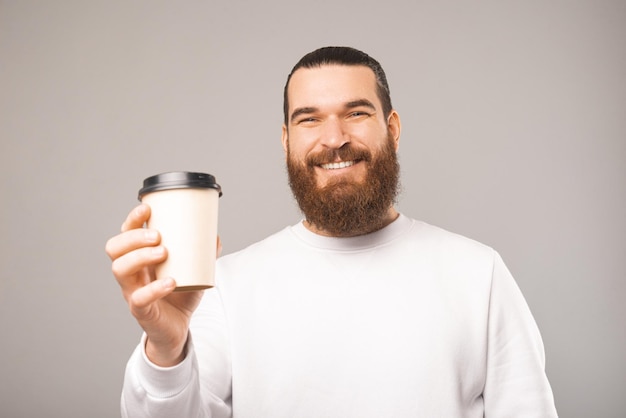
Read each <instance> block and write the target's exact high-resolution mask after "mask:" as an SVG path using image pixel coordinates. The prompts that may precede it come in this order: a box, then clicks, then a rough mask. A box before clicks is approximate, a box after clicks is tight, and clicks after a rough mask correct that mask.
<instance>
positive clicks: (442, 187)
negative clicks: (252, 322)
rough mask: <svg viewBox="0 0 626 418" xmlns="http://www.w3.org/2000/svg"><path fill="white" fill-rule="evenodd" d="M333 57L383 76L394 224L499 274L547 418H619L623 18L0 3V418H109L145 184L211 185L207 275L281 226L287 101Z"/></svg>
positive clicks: (538, 9)
mask: <svg viewBox="0 0 626 418" xmlns="http://www.w3.org/2000/svg"><path fill="white" fill-rule="evenodd" d="M330 44H339V45H352V46H355V47H357V48H360V49H363V50H365V51H367V52H369V53H370V54H372V55H373V56H374V57H376V58H377V59H378V60H379V61H380V62H381V63H382V64H383V66H384V67H385V69H386V71H387V73H388V78H389V81H390V84H391V89H392V97H393V100H394V105H395V107H396V108H397V110H398V111H399V113H400V115H401V117H402V118H403V134H402V141H401V147H400V158H401V163H402V172H403V185H404V192H403V195H402V199H401V202H400V204H399V207H400V209H401V210H402V211H403V212H405V213H406V214H408V215H410V216H413V217H416V218H420V219H423V220H425V221H427V222H430V223H433V224H436V225H439V226H442V227H444V228H447V229H450V230H453V231H455V232H459V233H461V234H464V235H467V236H470V237H472V238H474V239H477V240H479V241H482V242H485V243H486V244H489V245H491V246H493V247H495V248H496V249H497V250H498V251H499V252H500V253H501V254H502V256H503V258H504V259H505V261H506V262H507V264H508V266H509V268H510V269H511V270H512V272H513V274H514V275H515V277H516V279H517V281H518V283H519V285H520V287H521V288H522V290H523V292H524V294H525V296H526V298H527V300H528V303H529V304H530V306H531V309H532V310H533V312H534V315H535V317H536V320H537V322H538V324H539V326H540V328H541V331H542V334H543V337H544V343H545V346H546V354H547V372H548V375H549V377H550V380H551V382H552V385H553V390H554V394H555V398H556V402H557V407H558V409H559V412H560V415H561V416H563V417H585V418H587V417H623V416H624V415H623V414H624V411H625V410H626V400H625V399H626V396H624V388H625V387H626V362H625V359H624V356H625V355H624V353H625V352H626V332H625V326H624V322H625V321H624V318H626V312H625V311H626V308H625V304H624V303H623V299H624V295H625V282H624V279H625V277H626V263H625V258H626V257H625V255H626V254H625V249H626V246H625V238H624V237H625V234H626V222H625V220H624V214H625V213H626V196H625V195H626V187H625V185H626V181H625V180H626V164H625V163H626V83H625V76H626V2H624V1H535V0H533V1H515V2H513V1H508V2H507V1H492V2H465V1H456V2H438V1H408V0H407V1H394V0H390V1H389V0H388V1H371V0H365V1H359V2H354V1H344V0H317V1H315V2H298V1H287V0H269V1H265V2H256V1H237V2H235V1H208V0H207V1H185V2H173V1H172V2H159V1H145V2H144V1H119V0H116V1H104V0H97V1H68V0H59V1H39V2H37V1H17V0H16V1H8V0H0V139H1V153H0V155H1V156H0V196H1V205H0V211H1V212H0V214H1V224H0V226H1V230H0V232H1V235H0V236H1V247H0V267H1V270H0V273H1V281H0V416H2V417H8V418H14V417H35V416H46V417H90V418H97V417H114V416H118V413H119V412H118V404H119V392H120V387H121V381H122V375H123V368H124V366H125V362H126V360H127V358H128V356H129V355H130V353H131V351H132V349H133V348H134V346H135V344H136V343H137V341H138V338H139V328H138V327H137V325H136V324H135V323H134V320H133V319H132V317H131V316H130V314H129V313H128V309H127V306H126V304H125V302H124V300H123V298H122V297H121V294H120V292H119V289H118V287H117V284H116V282H115V280H114V279H113V277H112V274H111V273H110V263H109V260H108V258H107V257H106V255H105V253H104V244H105V241H106V240H107V239H108V238H109V237H110V236H112V235H114V234H116V233H117V231H118V230H119V226H120V225H121V222H122V220H123V219H124V217H125V216H126V214H127V212H128V211H129V210H130V209H131V208H132V207H133V206H134V205H135V204H136V192H137V190H138V188H139V187H140V184H141V181H142V180H143V178H144V177H146V176H149V175H152V174H155V173H157V172H162V171H169V170H180V169H182V170H201V171H208V172H210V173H213V174H215V175H216V176H217V178H218V181H219V182H220V183H221V185H222V186H223V189H224V192H225V193H224V196H223V198H222V199H221V201H220V205H221V207H220V234H221V236H222V239H223V242H224V251H225V253H229V252H232V251H235V250H238V249H240V248H242V247H244V246H246V245H247V244H250V243H252V242H254V241H256V240H258V239H260V238H263V237H264V236H266V235H267V234H269V233H271V232H274V231H276V230H278V229H280V228H282V227H283V226H285V225H286V224H288V223H294V222H297V221H298V220H299V218H300V215H299V213H298V211H297V208H296V207H295V205H294V203H293V201H292V199H291V196H290V192H289V190H288V187H287V185H286V180H285V178H286V176H285V170H284V166H283V153H282V149H281V146H280V126H281V122H282V113H281V106H282V96H281V95H282V87H283V84H284V81H285V78H286V76H287V73H288V71H289V69H290V68H291V67H292V65H293V64H294V63H295V62H296V61H297V60H298V59H299V58H300V57H301V56H302V55H303V54H305V53H306V52H309V51H310V50H312V49H315V48H317V47H319V46H323V45H330ZM381 285H384V283H382V284H381Z"/></svg>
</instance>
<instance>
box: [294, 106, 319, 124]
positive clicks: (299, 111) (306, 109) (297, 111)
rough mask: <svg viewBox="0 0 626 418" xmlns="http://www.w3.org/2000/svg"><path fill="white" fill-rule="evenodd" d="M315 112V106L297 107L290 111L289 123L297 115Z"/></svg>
mask: <svg viewBox="0 0 626 418" xmlns="http://www.w3.org/2000/svg"><path fill="white" fill-rule="evenodd" d="M315 112H317V108H316V107H299V108H297V109H295V110H294V111H293V112H292V113H291V117H290V118H289V120H290V121H291V123H293V122H294V121H295V120H296V118H297V117H298V116H300V115H306V114H309V113H315Z"/></svg>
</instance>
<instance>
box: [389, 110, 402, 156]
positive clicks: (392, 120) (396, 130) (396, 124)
mask: <svg viewBox="0 0 626 418" xmlns="http://www.w3.org/2000/svg"><path fill="white" fill-rule="evenodd" d="M387 129H388V130H389V133H390V134H391V137H392V138H393V140H394V143H395V147H396V151H398V148H399V147H400V132H401V131H402V123H401V122H400V115H398V112H396V111H395V110H392V111H391V113H389V117H388V118H387Z"/></svg>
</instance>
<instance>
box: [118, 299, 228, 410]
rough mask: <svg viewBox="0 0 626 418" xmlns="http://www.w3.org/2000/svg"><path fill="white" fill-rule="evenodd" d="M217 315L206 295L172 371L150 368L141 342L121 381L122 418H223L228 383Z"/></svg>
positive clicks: (217, 305)
mask: <svg viewBox="0 0 626 418" xmlns="http://www.w3.org/2000/svg"><path fill="white" fill-rule="evenodd" d="M225 335H226V333H225V329H224V323H223V312H222V310H221V303H219V296H218V295H217V291H213V290H210V291H206V292H205V296H204V297H203V301H202V302H201V304H200V306H199V307H198V310H197V311H196V313H194V316H193V318H192V321H191V324H190V335H189V337H188V340H187V346H186V351H187V353H186V356H185V359H184V360H183V361H182V362H181V363H179V364H178V365H176V366H173V367H160V366H157V365H155V364H154V363H152V362H151V361H150V360H149V359H148V357H147V356H146V353H145V345H146V336H145V334H144V335H143V336H142V338H141V342H140V344H139V345H138V346H137V348H136V349H135V351H134V352H133V354H132V355H131V357H130V359H129V361H128V363H127V365H126V372H125V375H124V387H123V390H122V398H121V411H122V418H171V417H186V418H228V417H230V416H231V414H232V412H231V410H232V408H231V396H230V391H231V386H230V385H231V377H230V357H229V354H228V344H227V341H226V339H225Z"/></svg>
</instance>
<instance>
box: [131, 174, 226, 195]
mask: <svg viewBox="0 0 626 418" xmlns="http://www.w3.org/2000/svg"><path fill="white" fill-rule="evenodd" d="M169 189H216V190H217V191H218V192H219V194H220V196H222V188H221V187H220V185H219V184H217V183H216V182H215V177H213V176H212V175H210V174H206V173H192V172H188V171H172V172H169V173H161V174H157V175H155V176H152V177H148V178H147V179H145V180H144V181H143V187H142V188H141V190H139V200H141V198H142V197H143V196H144V195H145V194H148V193H152V192H157V191H159V190H169Z"/></svg>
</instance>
